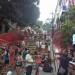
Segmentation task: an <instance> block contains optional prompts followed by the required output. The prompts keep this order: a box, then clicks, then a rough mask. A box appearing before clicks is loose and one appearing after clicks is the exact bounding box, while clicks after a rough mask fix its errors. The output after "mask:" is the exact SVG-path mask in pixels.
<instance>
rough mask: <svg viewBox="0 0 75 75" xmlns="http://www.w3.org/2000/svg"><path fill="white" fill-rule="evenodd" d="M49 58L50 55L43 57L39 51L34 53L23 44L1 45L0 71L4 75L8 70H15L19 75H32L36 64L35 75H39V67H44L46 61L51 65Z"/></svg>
mask: <svg viewBox="0 0 75 75" xmlns="http://www.w3.org/2000/svg"><path fill="white" fill-rule="evenodd" d="M48 58H49V54H47V55H41V54H40V52H38V51H35V52H34V53H32V51H31V50H29V49H28V48H26V47H25V46H22V45H21V44H15V45H8V44H7V43H6V44H5V43H3V44H0V69H1V70H0V71H1V72H3V73H4V72H6V71H8V70H12V71H13V70H15V71H16V73H17V75H19V74H20V73H21V72H26V75H31V73H32V69H33V65H34V64H36V71H35V75H37V72H38V68H39V66H41V67H44V65H43V64H44V63H45V61H47V62H46V63H48V64H50V61H49V60H50V59H48ZM46 63H45V64H46ZM1 72H0V73H1Z"/></svg>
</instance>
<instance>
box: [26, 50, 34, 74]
mask: <svg viewBox="0 0 75 75" xmlns="http://www.w3.org/2000/svg"><path fill="white" fill-rule="evenodd" d="M25 60H26V75H31V74H32V65H33V58H32V55H31V51H28V53H27V55H26V58H25Z"/></svg>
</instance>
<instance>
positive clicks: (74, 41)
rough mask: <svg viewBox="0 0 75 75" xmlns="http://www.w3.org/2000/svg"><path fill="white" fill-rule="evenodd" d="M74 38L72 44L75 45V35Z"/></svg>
mask: <svg viewBox="0 0 75 75" xmlns="http://www.w3.org/2000/svg"><path fill="white" fill-rule="evenodd" d="M72 38H73V40H72V42H73V45H74V44H75V34H73V36H72Z"/></svg>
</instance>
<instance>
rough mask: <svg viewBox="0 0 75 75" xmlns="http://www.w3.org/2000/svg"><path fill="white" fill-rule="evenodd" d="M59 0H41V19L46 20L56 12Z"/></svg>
mask: <svg viewBox="0 0 75 75" xmlns="http://www.w3.org/2000/svg"><path fill="white" fill-rule="evenodd" d="M57 1H58V0H40V5H39V8H40V18H39V20H41V21H43V22H45V21H46V19H47V18H50V17H51V16H52V15H51V13H54V11H55V8H56V5H57Z"/></svg>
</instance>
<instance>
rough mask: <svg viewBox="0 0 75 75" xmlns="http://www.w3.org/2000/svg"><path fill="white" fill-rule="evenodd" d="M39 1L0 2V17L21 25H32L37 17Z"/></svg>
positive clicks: (17, 0)
mask: <svg viewBox="0 0 75 75" xmlns="http://www.w3.org/2000/svg"><path fill="white" fill-rule="evenodd" d="M38 4H39V0H0V16H2V17H5V18H7V19H9V20H12V21H15V22H19V23H21V24H24V25H25V24H34V23H35V22H36V20H37V19H38V17H39V14H40V13H39V8H38V7H37V5H38Z"/></svg>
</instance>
